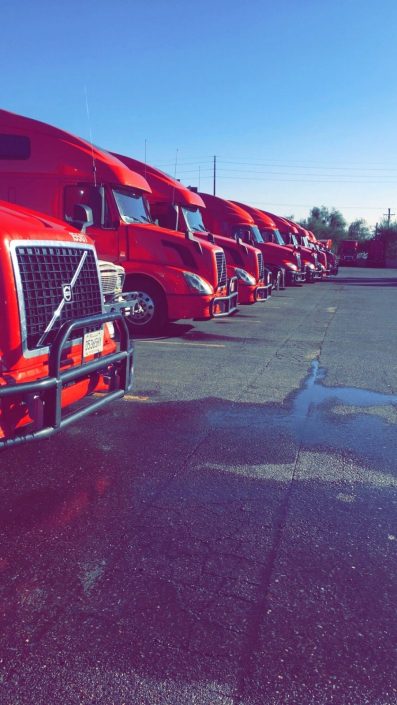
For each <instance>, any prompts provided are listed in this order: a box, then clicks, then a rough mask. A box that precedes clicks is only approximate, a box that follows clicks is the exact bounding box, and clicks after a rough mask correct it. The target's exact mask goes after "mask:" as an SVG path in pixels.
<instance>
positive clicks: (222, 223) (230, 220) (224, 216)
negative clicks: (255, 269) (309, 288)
mask: <svg viewBox="0 0 397 705" xmlns="http://www.w3.org/2000/svg"><path fill="white" fill-rule="evenodd" d="M200 195H201V197H202V199H203V201H204V203H205V206H206V208H205V211H204V213H203V219H204V225H205V226H206V227H207V229H208V230H210V231H211V232H221V234H222V235H224V236H225V237H228V238H231V239H236V238H239V239H241V240H243V242H247V243H251V244H253V245H255V247H257V248H258V249H260V251H261V252H262V254H263V258H264V262H265V267H269V269H270V271H271V272H272V278H273V283H274V285H275V286H276V288H278V287H279V286H284V283H286V284H297V283H299V282H300V281H302V276H303V280H304V274H303V275H302V272H301V269H300V262H299V259H298V257H297V256H296V255H295V254H291V253H290V252H287V251H286V249H285V248H281V247H279V246H278V245H274V244H273V245H272V244H270V245H269V243H266V242H264V240H263V237H262V235H261V233H260V231H259V228H258V227H257V225H256V224H255V221H254V219H253V218H252V216H251V215H250V214H249V213H247V211H246V210H244V208H242V207H241V206H239V205H238V204H237V203H234V202H233V201H227V200H225V199H223V198H219V197H218V196H211V195H210V194H206V193H201V194H200Z"/></svg>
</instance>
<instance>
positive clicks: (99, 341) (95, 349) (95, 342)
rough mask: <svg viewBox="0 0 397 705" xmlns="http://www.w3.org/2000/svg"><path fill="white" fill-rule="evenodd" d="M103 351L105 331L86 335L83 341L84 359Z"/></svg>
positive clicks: (94, 331)
mask: <svg viewBox="0 0 397 705" xmlns="http://www.w3.org/2000/svg"><path fill="white" fill-rule="evenodd" d="M102 350H103V329H102V328H101V330H93V331H91V332H90V333H86V334H85V336H84V341H83V357H88V356H89V355H95V353H99V352H102Z"/></svg>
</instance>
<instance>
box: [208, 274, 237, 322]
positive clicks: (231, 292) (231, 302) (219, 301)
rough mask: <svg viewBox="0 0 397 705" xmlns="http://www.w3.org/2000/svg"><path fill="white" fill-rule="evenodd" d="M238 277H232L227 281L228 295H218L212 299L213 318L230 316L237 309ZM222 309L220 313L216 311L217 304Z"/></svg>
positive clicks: (211, 310) (211, 311)
mask: <svg viewBox="0 0 397 705" xmlns="http://www.w3.org/2000/svg"><path fill="white" fill-rule="evenodd" d="M237 297H238V291H237V277H230V279H229V281H228V283H227V294H226V296H216V297H215V298H214V299H212V301H211V303H210V313H211V317H212V318H224V317H225V316H230V314H231V313H235V311H237ZM219 305H220V307H221V309H224V310H222V311H220V312H219V313H217V312H215V311H214V308H215V306H219Z"/></svg>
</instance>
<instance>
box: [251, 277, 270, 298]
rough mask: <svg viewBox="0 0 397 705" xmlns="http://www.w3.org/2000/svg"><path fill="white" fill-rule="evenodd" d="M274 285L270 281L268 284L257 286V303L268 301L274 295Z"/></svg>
mask: <svg viewBox="0 0 397 705" xmlns="http://www.w3.org/2000/svg"><path fill="white" fill-rule="evenodd" d="M272 288H273V283H272V280H271V278H270V281H269V282H268V283H267V284H263V285H261V286H257V287H256V289H255V301H256V302H258V301H267V299H269V298H270V297H271V295H272Z"/></svg>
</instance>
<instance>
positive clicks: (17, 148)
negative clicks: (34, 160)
mask: <svg viewBox="0 0 397 705" xmlns="http://www.w3.org/2000/svg"><path fill="white" fill-rule="evenodd" d="M29 157H30V138H29V137H25V135H4V134H0V159H29Z"/></svg>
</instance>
